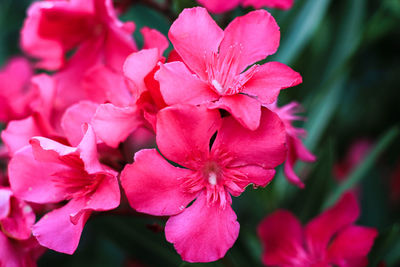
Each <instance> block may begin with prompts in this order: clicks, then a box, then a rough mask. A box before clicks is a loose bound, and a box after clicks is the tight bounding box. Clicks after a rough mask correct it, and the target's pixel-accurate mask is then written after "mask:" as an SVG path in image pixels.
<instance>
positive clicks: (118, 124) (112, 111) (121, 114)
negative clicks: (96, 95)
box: [91, 104, 142, 148]
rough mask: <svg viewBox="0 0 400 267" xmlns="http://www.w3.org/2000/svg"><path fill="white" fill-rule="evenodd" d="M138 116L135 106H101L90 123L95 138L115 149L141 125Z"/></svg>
mask: <svg viewBox="0 0 400 267" xmlns="http://www.w3.org/2000/svg"><path fill="white" fill-rule="evenodd" d="M139 115H140V114H139V112H138V110H137V108H136V107H135V106H128V107H117V106H114V105H113V104H102V105H100V106H99V107H98V108H97V111H96V113H95V115H94V117H93V119H92V122H91V123H92V125H93V128H94V130H95V132H96V134H97V136H98V137H99V138H100V139H101V140H102V141H103V142H104V143H106V144H107V145H108V146H111V147H114V148H115V147H117V146H118V145H119V143H121V142H123V141H124V140H125V139H126V138H127V137H128V136H129V135H130V134H131V133H132V132H133V131H134V130H136V129H137V128H138V127H139V126H140V125H141V124H142V120H141V119H140V117H139ZM110 129H112V131H110Z"/></svg>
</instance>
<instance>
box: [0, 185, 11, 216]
mask: <svg viewBox="0 0 400 267" xmlns="http://www.w3.org/2000/svg"><path fill="white" fill-rule="evenodd" d="M11 196H12V191H11V190H9V189H6V188H0V220H1V219H3V218H5V217H7V216H8V214H9V213H10V199H11Z"/></svg>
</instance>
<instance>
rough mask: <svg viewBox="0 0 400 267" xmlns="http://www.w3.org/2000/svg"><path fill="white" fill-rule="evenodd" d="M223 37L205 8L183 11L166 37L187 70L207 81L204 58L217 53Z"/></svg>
mask: <svg viewBox="0 0 400 267" xmlns="http://www.w3.org/2000/svg"><path fill="white" fill-rule="evenodd" d="M223 36H224V32H223V31H222V29H221V28H220V27H219V26H218V25H217V24H216V23H215V21H214V20H213V19H212V18H211V16H210V15H209V14H208V13H207V10H206V9H205V8H201V7H194V8H188V9H184V10H183V11H182V13H181V14H180V15H179V17H178V19H177V20H175V22H174V23H173V24H172V26H171V28H170V30H169V34H168V37H169V39H170V40H171V42H172V44H173V45H174V48H175V50H176V51H177V52H178V54H179V55H180V56H181V57H182V59H183V61H184V62H185V64H186V65H187V66H189V68H190V69H191V70H192V71H194V72H195V73H196V74H197V75H199V76H200V78H201V79H203V80H207V73H206V65H205V63H206V62H205V56H206V55H210V54H211V53H213V52H214V53H217V52H218V47H219V45H220V43H221V40H222V38H223Z"/></svg>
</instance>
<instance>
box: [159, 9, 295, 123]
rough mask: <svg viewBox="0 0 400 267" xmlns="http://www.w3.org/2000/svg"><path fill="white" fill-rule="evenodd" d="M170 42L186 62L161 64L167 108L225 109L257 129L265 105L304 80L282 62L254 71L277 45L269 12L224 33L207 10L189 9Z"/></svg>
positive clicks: (176, 24)
mask: <svg viewBox="0 0 400 267" xmlns="http://www.w3.org/2000/svg"><path fill="white" fill-rule="evenodd" d="M169 38H170V40H171V42H172V44H173V45H174V48H175V50H176V52H177V53H178V54H179V55H180V56H181V58H182V60H183V62H179V61H175V62H171V63H166V64H163V65H161V66H160V70H159V71H158V72H157V73H156V75H155V78H156V79H157V80H158V81H159V82H160V90H161V94H162V96H163V98H164V100H165V102H166V104H168V105H174V104H178V103H182V104H192V105H200V104H204V105H206V106H207V107H208V108H209V109H224V110H227V111H228V112H229V113H231V114H232V116H233V117H235V119H237V120H238V121H239V122H240V123H241V124H242V125H243V126H244V127H247V128H248V129H251V130H255V129H257V127H258V125H259V123H260V117H261V105H263V104H271V103H272V102H274V101H275V100H276V98H277V96H278V94H279V92H280V90H281V89H284V88H287V87H291V86H295V85H297V84H299V83H301V81H302V79H301V76H300V74H299V73H297V72H295V71H293V70H292V69H291V68H289V67H288V66H286V65H284V64H282V63H278V62H269V63H266V64H264V65H257V64H256V65H253V66H251V65H252V64H254V63H256V62H257V61H260V60H262V59H264V58H265V57H267V56H268V55H271V54H273V53H275V52H276V50H277V48H278V45H279V38H280V33H279V27H278V25H277V24H276V22H275V20H274V18H273V17H272V16H271V15H270V14H269V13H268V12H267V11H265V10H257V11H253V12H250V13H248V14H247V15H245V16H242V17H238V18H236V19H234V20H233V21H232V22H231V23H230V24H229V25H228V27H227V28H226V29H225V31H223V30H222V29H221V28H219V27H218V25H217V24H216V23H215V22H214V21H213V19H212V18H211V16H210V15H209V14H208V13H207V11H206V10H205V9H204V8H200V7H197V8H191V9H185V10H184V11H183V12H182V13H181V14H180V15H179V18H178V19H177V20H176V21H175V22H174V23H173V24H172V26H171V28H170V31H169ZM250 66H251V67H250ZM248 67H249V68H248Z"/></svg>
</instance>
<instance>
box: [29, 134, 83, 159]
mask: <svg viewBox="0 0 400 267" xmlns="http://www.w3.org/2000/svg"><path fill="white" fill-rule="evenodd" d="M29 143H30V145H31V146H32V152H33V156H34V157H35V160H37V161H40V162H46V163H47V162H49V163H50V162H52V163H58V164H64V163H63V161H62V159H61V157H63V156H67V155H71V154H77V153H78V152H77V149H76V148H75V147H70V146H66V145H63V144H61V143H59V142H57V141H54V140H52V139H49V138H45V137H41V136H37V137H33V138H32V139H31V140H30V141H29Z"/></svg>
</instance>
